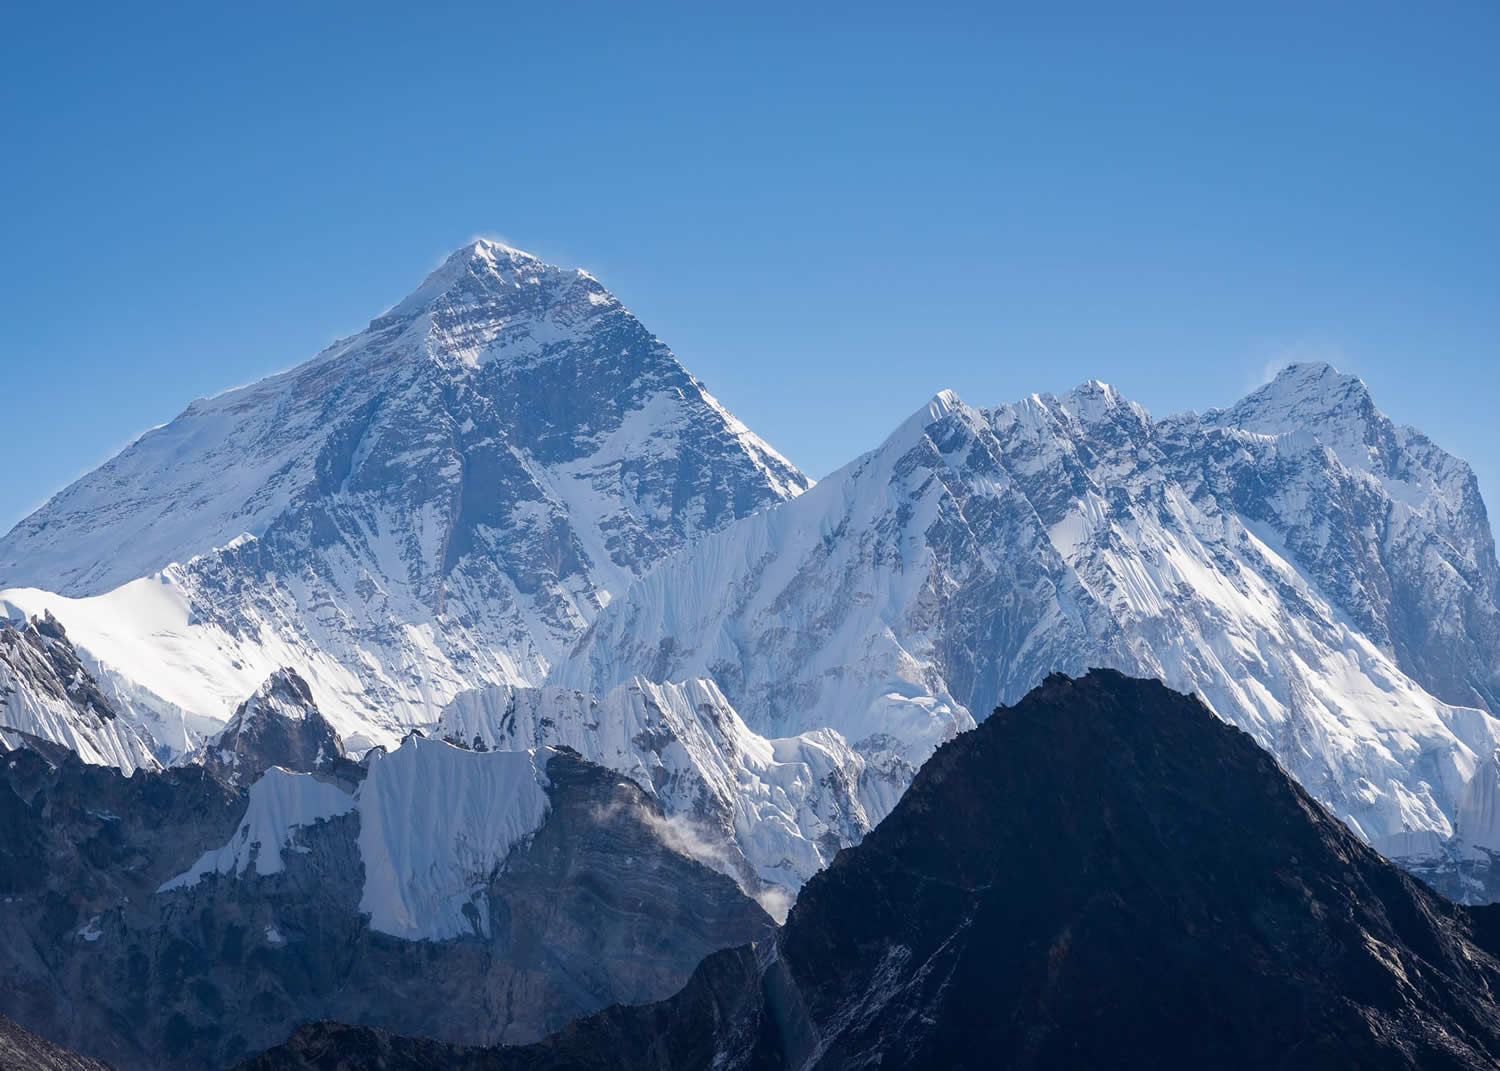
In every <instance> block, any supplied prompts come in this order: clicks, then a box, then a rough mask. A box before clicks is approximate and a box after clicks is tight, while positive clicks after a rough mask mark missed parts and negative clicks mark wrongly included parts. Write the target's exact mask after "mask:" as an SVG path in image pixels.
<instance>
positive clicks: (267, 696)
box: [224, 669, 317, 730]
mask: <svg viewBox="0 0 1500 1071" xmlns="http://www.w3.org/2000/svg"><path fill="white" fill-rule="evenodd" d="M315 714H317V704H316V703H314V702H313V697H312V690H311V689H310V688H308V686H307V682H306V681H304V680H303V679H302V678H301V677H299V676H297V673H296V671H295V670H291V669H278V670H277V671H276V672H274V673H272V674H271V675H270V676H269V677H267V678H266V681H265V683H264V684H262V685H261V686H260V687H259V688H257V689H256V690H255V694H254V695H252V696H250V698H248V699H246V700H245V702H243V703H241V704H240V707H239V709H238V710H236V711H235V713H234V717H232V718H230V719H229V723H228V724H227V725H225V727H224V728H225V729H226V730H228V729H231V728H243V727H244V726H245V725H246V724H248V723H252V722H255V721H257V720H260V719H264V718H267V717H271V716H275V717H279V718H284V719H286V720H287V721H306V720H307V719H308V717H309V716H311V715H315Z"/></svg>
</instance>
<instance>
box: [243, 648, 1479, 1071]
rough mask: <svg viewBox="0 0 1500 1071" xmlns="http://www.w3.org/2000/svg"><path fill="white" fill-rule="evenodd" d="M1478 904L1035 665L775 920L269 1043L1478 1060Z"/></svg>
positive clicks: (1169, 723)
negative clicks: (530, 991) (647, 964)
mask: <svg viewBox="0 0 1500 1071" xmlns="http://www.w3.org/2000/svg"><path fill="white" fill-rule="evenodd" d="M1497 950H1500V915H1497V912H1496V910H1495V909H1492V908H1477V909H1472V908H1464V907H1459V906H1456V905H1454V904H1452V903H1450V902H1448V901H1446V900H1444V899H1443V898H1442V897H1440V896H1439V895H1437V894H1436V893H1434V892H1432V891H1431V890H1430V889H1428V888H1427V887H1426V886H1424V885H1422V884H1421V883H1419V882H1418V881H1416V880H1415V879H1413V878H1411V877H1410V876H1408V875H1406V874H1405V873H1403V872H1402V871H1401V870H1399V869H1398V868H1396V867H1395V866H1393V865H1392V864H1390V863H1388V862H1386V861H1385V860H1384V859H1383V858H1381V857H1380V856H1379V855H1378V854H1376V853H1375V852H1373V851H1372V850H1370V848H1368V847H1367V846H1366V845H1365V844H1364V843H1363V842H1362V841H1361V840H1360V839H1359V838H1358V837H1357V836H1355V835H1354V834H1353V833H1351V832H1350V830H1349V829H1348V827H1347V826H1345V825H1344V824H1343V823H1341V822H1339V821H1337V820H1336V819H1334V818H1332V817H1331V816H1330V815H1329V814H1328V813H1327V812H1326V811H1325V810H1324V809H1323V807H1322V806H1320V805H1319V804H1318V803H1317V802H1316V801H1314V800H1313V798H1312V797H1311V796H1309V795H1308V793H1307V792H1305V791H1304V790H1303V789H1302V788H1300V787H1299V786H1298V785H1297V784H1296V783H1295V782H1293V781H1292V780H1291V779H1290V778H1289V777H1288V776H1287V775H1286V773H1285V772H1284V771H1283V770H1282V769H1281V768H1280V767H1279V766H1278V765H1277V763H1276V762H1275V760H1274V759H1273V758H1272V757H1271V756H1270V755H1268V754H1267V753H1266V752H1264V751H1263V750H1261V749H1260V748H1259V747H1257V746H1256V744H1255V743H1254V742H1253V741H1252V740H1251V738H1250V737H1249V736H1247V735H1246V734H1245V733H1243V732H1241V731H1239V730H1237V729H1235V728H1232V727H1230V726H1228V725H1226V724H1224V723H1223V722H1222V721H1220V720H1219V719H1217V718H1216V717H1214V716H1213V715H1212V714H1211V713H1210V712H1209V710H1208V709H1207V708H1206V707H1205V706H1203V705H1202V704H1201V703H1200V702H1199V701H1198V700H1197V699H1194V698H1189V697H1186V696H1183V695H1180V694H1177V693H1175V692H1172V691H1169V690H1168V689H1167V688H1166V687H1164V686H1163V685H1161V684H1159V683H1156V682H1148V681H1141V680H1133V679H1130V678H1127V677H1124V676H1122V675H1121V674H1119V673H1116V672H1113V671H1103V670H1095V671H1092V672H1090V673H1089V674H1088V675H1087V676H1086V677H1083V678H1081V679H1078V680H1072V679H1069V678H1067V677H1064V676H1062V675H1053V676H1051V677H1049V678H1048V679H1047V680H1046V682H1045V683H1044V684H1042V685H1041V686H1039V687H1038V688H1036V689H1035V690H1034V691H1032V692H1031V693H1030V694H1028V695H1027V696H1026V697H1025V699H1023V700H1022V701H1021V702H1020V703H1018V704H1017V705H1016V706H1014V707H1010V708H1001V709H1000V710H998V711H996V713H995V715H994V716H993V717H991V718H989V719H988V720H987V721H986V722H985V723H984V724H982V725H980V726H979V727H978V728H977V729H975V730H974V731H973V732H970V733H967V734H964V735H963V736H961V737H959V738H958V739H956V740H954V741H953V742H951V743H949V744H946V745H944V746H943V747H941V748H940V749H939V750H938V751H937V753H936V754H935V755H934V756H933V758H932V759H931V760H930V761H929V762H928V763H927V764H926V765H925V766H924V767H923V768H922V770H921V771H920V773H919V774H918V775H917V777H916V779H915V780H914V782H913V783H912V786H911V788H910V790H909V791H908V792H907V793H906V795H905V796H904V797H903V798H902V800H901V802H900V803H899V804H898V805H897V807H896V808H895V810H894V811H893V812H892V813H891V814H890V816H889V817H888V818H887V819H886V820H885V821H884V822H883V823H882V824H881V825H880V826H879V827H877V828H876V829H875V830H874V831H873V832H872V833H871V834H870V835H869V836H868V837H867V838H865V840H864V842H863V843H862V844H860V845H859V846H858V847H856V848H852V849H849V850H847V851H845V852H843V853H841V854H840V855H839V856H838V858H837V860H836V861H835V862H834V864H833V865H832V866H831V867H830V868H829V869H828V870H826V871H824V872H823V873H821V874H819V875H818V876H817V877H815V878H813V879H812V880H811V881H809V882H808V883H807V885H806V886H805V887H804V889H803V892H802V895H801V897H800V899H799V900H798V903H797V905H796V907H795V908H794V909H793V911H792V914H791V916H790V918H789V920H788V922H787V925H786V926H785V927H784V929H783V930H781V931H780V932H779V933H778V934H777V935H776V937H775V938H774V939H772V940H770V941H766V942H763V943H761V944H759V945H754V946H746V947H742V948H739V949H734V950H731V951H727V952H723V953H719V954H717V955H714V956H711V957H709V958H708V959H707V960H706V961H705V962H704V963H703V964H702V965H701V966H700V967H699V969H698V971H697V972H696V973H695V974H694V976H693V979H692V980H691V981H690V982H689V983H688V985H687V986H686V988H684V989H683V990H682V991H681V992H680V993H679V994H678V995H676V996H675V997H673V998H671V999H670V1000H667V1001H664V1002H661V1003H658V1004H653V1005H647V1006H643V1007H613V1008H610V1009H608V1010H606V1011H603V1012H601V1013H599V1014H597V1015H593V1016H590V1017H588V1018H586V1019H583V1020H581V1021H579V1022H577V1023H575V1024H573V1025H572V1026H570V1027H568V1028H567V1029H566V1030H564V1031H563V1032H562V1033H560V1034H557V1035H555V1036H553V1037H551V1038H549V1039H548V1040H546V1041H545V1042H542V1043H540V1044H537V1045H531V1046H526V1047H520V1048H505V1049H492V1050H488V1051H472V1050H467V1051H466V1050H455V1049H452V1048H447V1047H442V1046H436V1045H432V1044H431V1043H426V1042H420V1041H415V1040H412V1039H400V1038H393V1037H390V1036H387V1035H382V1034H378V1033H375V1032H371V1031H365V1030H357V1029H351V1028H348V1027H343V1026H336V1025H330V1024H319V1025H314V1026H309V1027H307V1028H304V1029H303V1030H301V1031H300V1032H299V1033H297V1034H296V1035H295V1036H294V1037H293V1038H292V1039H291V1040H290V1041H289V1042H288V1043H286V1044H285V1045H282V1046H280V1047H278V1048H276V1049H273V1050H271V1051H270V1052H268V1053H265V1054H263V1055H262V1056H260V1057H259V1058H257V1059H255V1060H252V1061H250V1062H249V1063H248V1064H247V1065H246V1066H247V1067H249V1068H254V1069H257V1071H273V1069H284V1068H320V1069H328V1068H356V1067H377V1066H378V1067H382V1068H389V1069H398V1068H399V1069H416V1068H435V1067H472V1068H481V1067H482V1068H504V1069H523V1068H524V1069H538V1068H564V1067H567V1068H639V1067H655V1068H661V1069H684V1071H685V1069H697V1068H705V1067H710V1066H712V1067H715V1068H747V1069H748V1068H785V1067H793V1068H844V1067H861V1066H880V1067H959V1068H962V1067H972V1068H980V1067H984V1068H989V1067H1017V1068H1073V1067H1104V1066H1109V1067H1142V1068H1145V1067H1153V1068H1154V1067H1163V1066H1192V1067H1216V1068H1265V1067H1279V1068H1340V1067H1347V1068H1418V1067H1420V1068H1478V1067H1494V1066H1495V1065H1496V1061H1497V1058H1500V1007H1497V1004H1496V1002H1495V997H1494V994H1495V992H1496V987H1497V986H1500V960H1497V959H1496V952H1497Z"/></svg>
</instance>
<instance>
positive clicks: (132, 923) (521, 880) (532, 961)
mask: <svg viewBox="0 0 1500 1071" xmlns="http://www.w3.org/2000/svg"><path fill="white" fill-rule="evenodd" d="M277 685H280V686H282V689H283V690H285V689H287V688H291V690H290V691H287V693H286V697H290V696H292V695H293V694H294V693H295V688H294V687H292V682H291V680H290V679H286V678H283V679H280V680H277V681H273V682H271V685H268V688H267V689H265V690H263V692H262V693H259V694H258V699H259V700H260V701H262V702H264V701H267V700H268V698H269V697H270V696H271V695H272V694H273V693H274V692H276V691H277V687H275V686H277ZM286 697H283V698H286ZM256 702H257V699H256V698H252V699H251V700H250V703H251V704H254V703H256ZM278 716H279V715H278ZM299 724H300V723H299ZM22 742H23V743H24V744H26V745H27V746H22V747H17V748H15V749H14V750H8V751H7V750H0V1013H3V1014H5V1015H9V1016H11V1017H13V1018H14V1019H15V1020H16V1021H18V1022H19V1023H21V1024H24V1026H25V1027H26V1028H28V1029H30V1030H33V1031H36V1032H38V1033H40V1034H41V1035H43V1036H45V1037H47V1038H49V1039H51V1040H53V1041H55V1042H60V1043H62V1044H65V1045H67V1046H70V1047H71V1048H74V1049H77V1050H79V1051H81V1052H84V1053H88V1054H89V1055H91V1056H94V1057H98V1058H101V1059H104V1060H107V1061H108V1062H109V1063H111V1064H114V1065H116V1066H118V1067H121V1068H153V1069H155V1068H184V1069H186V1068H193V1069H198V1068H210V1067H222V1066H225V1065H227V1064H231V1063H234V1062H236V1061H238V1060H240V1059H243V1058H244V1057H245V1056H247V1055H249V1054H251V1053H254V1052H257V1051H260V1050H263V1049H264V1048H266V1046H268V1045H271V1044H274V1043H276V1042H278V1041H280V1040H281V1039H283V1038H285V1037H286V1036H287V1035H288V1034H289V1033H291V1032H292V1030H294V1029H295V1028H296V1027H297V1026H298V1024H300V1023H303V1022H306V1021H308V1020H309V1019H317V1018H337V1019H343V1020H349V1021H356V1022H362V1023H369V1024H372V1025H378V1026H384V1027H389V1028H391V1029H393V1030H397V1031H401V1032H403V1033H412V1034H420V1035H423V1036H427V1037H439V1038H446V1039H448V1040H451V1041H455V1042H467V1043H469V1044H474V1045H484V1044H494V1043H497V1042H502V1041H525V1040H535V1039H537V1038H540V1037H543V1036H545V1035H547V1034H549V1033H551V1032H553V1031H556V1030H558V1029H560V1028H562V1027H563V1026H564V1025H565V1024H567V1023H568V1022H569V1021H571V1020H573V1019H575V1018H577V1017H578V1016H580V1015H584V1014H587V1013H589V1012H592V1011H596V1010H598V1009H599V1008H602V1007H604V1006H606V1005H608V1004H610V1003H612V1002H616V1001H633V1002H640V1001H646V1000H655V999H660V998H662V997H665V996H668V995H670V994H671V993H673V992H674V991H676V990H678V989H679V988H681V986H682V985H683V984H684V983H685V982H686V981H687V980H688V978H689V977H690V976H691V973H692V971H693V969H694V967H695V966H696V965H697V964H698V963H699V961H701V960H702V959H703V957H704V956H706V955H708V954H709V953H711V952H713V951H715V950H717V949H721V948H725V947H728V946H732V945H737V944H740V943H742V942H744V941H747V940H758V939H764V938H765V937H767V936H768V935H769V934H770V933H771V932H773V930H774V924H773V923H772V920H771V919H770V917H769V916H767V915H766V913H765V912H764V911H763V910H762V909H761V908H760V907H759V906H758V905H757V904H756V902H755V901H754V900H752V899H750V898H749V897H748V896H746V895H745V894H743V893H742V892H741V891H740V889H739V888H738V887H737V886H736V884H735V882H734V881H732V880H731V879H730V878H728V877H725V876H724V875H723V874H721V873H718V872H716V871H714V870H713V869H710V867H708V866H706V865H704V864H703V863H701V862H699V861H697V860H696V859H695V858H692V857H690V856H688V855H686V854H684V853H683V850H682V845H681V844H680V839H681V838H679V837H677V836H674V833H673V830H672V829H671V828H670V826H669V824H668V823H667V821H666V819H665V818H664V816H663V814H662V812H661V809H660V807H659V806H658V805H657V804H656V803H655V801H654V800H653V799H652V798H651V797H650V796H648V795H647V794H646V793H644V792H643V791H642V790H640V789H639V788H637V787H636V786H635V785H634V783H632V782H630V781H628V780H625V779H623V778H622V777H621V776H620V775H619V774H617V773H615V772H614V771H612V770H606V769H604V768H602V767H599V766H595V765H593V764H591V763H588V762H585V761H583V760H581V759H580V758H578V757H577V755H576V753H573V752H570V751H568V750H566V749H539V750H537V751H535V752H527V751H520V752H493V751H492V752H487V753H476V752H471V751H466V750H463V749H459V748H455V747H452V746H450V745H449V744H446V743H442V742H439V741H433V740H424V739H422V738H421V737H420V736H417V735H415V734H414V735H413V737H412V738H411V739H409V740H407V741H406V742H405V743H404V744H403V745H402V746H401V747H400V748H398V749H396V750H395V751H393V752H391V753H389V754H384V753H377V754H376V755H375V756H373V757H371V758H370V759H369V760H368V761H367V763H366V764H365V765H364V766H360V765H359V764H356V763H354V762H352V761H351V760H348V759H342V758H340V759H338V760H337V761H336V762H334V763H315V767H316V768H315V770H314V771H313V772H303V773H297V772H291V771H288V770H286V769H283V768H281V767H273V768H271V769H270V770H269V771H267V772H266V774H265V775H264V776H262V777H261V778H259V779H258V780H256V781H255V783H254V784H253V785H251V786H249V787H248V788H242V787H240V786H238V785H236V784H234V783H232V782H231V781H230V780H229V779H228V778H226V777H223V776H220V775H221V774H222V773H223V772H224V771H225V769H227V770H229V772H233V770H234V767H232V766H231V767H218V768H215V767H212V766H200V765H188V766H182V767H173V768H171V769H168V770H166V771H162V772H154V773H147V772H145V771H137V773H136V775H135V776H133V777H129V778H127V777H124V776H122V775H121V774H120V773H119V771H117V770H114V769H111V768H108V767H104V766H98V765H89V764H85V763H83V762H82V761H80V760H79V759H78V757H77V756H76V755H75V754H73V753H72V752H70V751H68V750H67V749H66V748H64V747H62V746H61V745H57V744H52V743H49V742H47V741H39V740H36V739H35V738H26V739H25V740H24V741H22ZM329 746H330V747H332V748H333V749H334V750H338V744H337V738H336V737H335V738H334V740H333V742H332V743H331V744H330V745H329ZM255 754H256V752H255V751H254V750H253V749H252V750H247V751H245V752H243V753H242V755H243V756H244V757H245V758H246V760H247V761H248V760H249V759H250V758H251V757H253V756H254V755H255ZM313 757H314V759H316V754H314V756H313ZM520 812H525V813H526V814H528V815H529V816H530V820H529V821H528V822H527V823H525V824H521V823H520V822H518V817H517V816H518V814H519V813H520ZM531 823H534V825H533V824H531ZM705 850H706V849H705ZM0 1043H3V1039H0ZM3 1051H4V1050H3V1048H0V1053H3ZM4 1066H6V1065H4V1064H3V1063H0V1067H4ZM22 1066H26V1065H24V1064H23V1065H22ZM63 1066H66V1065H63ZM80 1066H81V1065H80Z"/></svg>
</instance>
